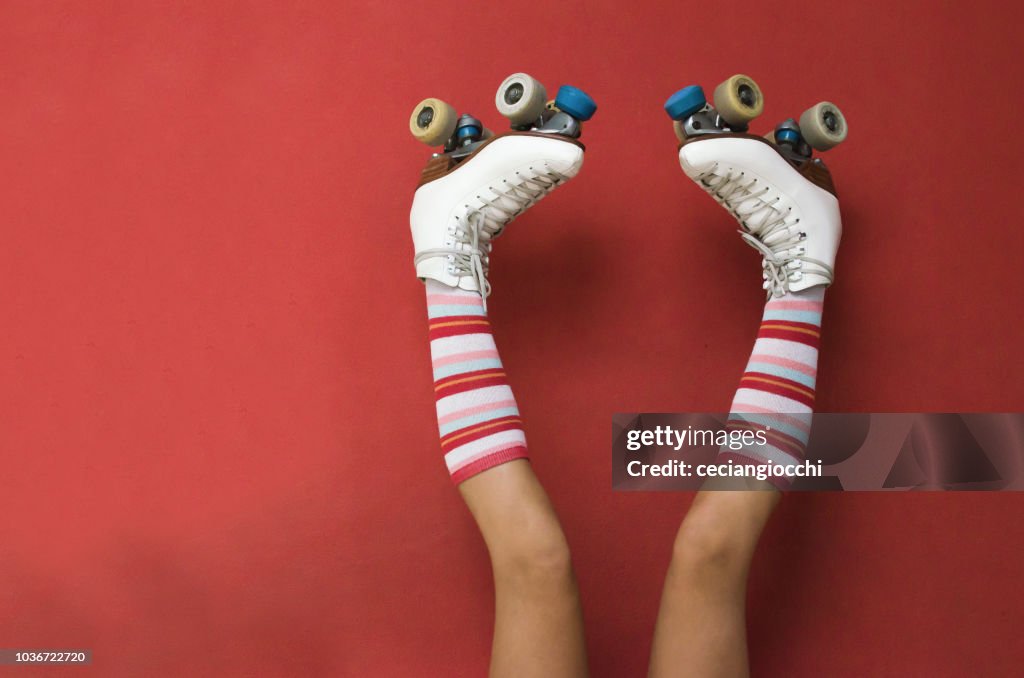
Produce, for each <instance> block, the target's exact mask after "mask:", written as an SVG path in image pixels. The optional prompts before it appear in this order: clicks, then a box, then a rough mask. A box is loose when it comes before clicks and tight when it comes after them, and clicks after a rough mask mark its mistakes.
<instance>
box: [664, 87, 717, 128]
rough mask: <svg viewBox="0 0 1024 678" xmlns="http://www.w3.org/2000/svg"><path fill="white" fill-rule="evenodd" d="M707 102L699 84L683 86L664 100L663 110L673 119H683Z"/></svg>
mask: <svg viewBox="0 0 1024 678" xmlns="http://www.w3.org/2000/svg"><path fill="white" fill-rule="evenodd" d="M707 102H708V100H707V97H705V96H704V90H703V89H701V87H700V85H690V86H688V87H684V88H682V89H681V90H679V91H678V92H676V93H675V94H673V95H672V96H670V97H669V98H668V100H667V101H666V102H665V112H666V113H668V117H670V118H672V119H673V120H685V119H686V118H688V117H690V116H691V115H693V114H694V113H696V112H697V111H699V110H700V109H702V108H704V105H705V104H706V103H707Z"/></svg>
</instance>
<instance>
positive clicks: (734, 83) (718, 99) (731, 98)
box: [713, 74, 764, 126]
mask: <svg viewBox="0 0 1024 678" xmlns="http://www.w3.org/2000/svg"><path fill="white" fill-rule="evenodd" d="M713 99H714V102H715V108H716V109H717V110H718V114H719V115H721V116H722V119H723V120H725V121H726V122H727V123H729V124H730V125H736V126H740V125H746V124H747V123H749V122H750V121H751V120H753V119H754V118H756V117H757V116H759V115H761V112H762V111H764V95H763V94H761V88H760V87H758V86H757V83H756V82H754V80H753V78H750V77H748V76H746V75H740V74H737V75H734V76H732V77H731V78H729V79H728V80H726V81H725V82H723V83H721V84H720V85H718V87H716V88H715V94H714V96H713Z"/></svg>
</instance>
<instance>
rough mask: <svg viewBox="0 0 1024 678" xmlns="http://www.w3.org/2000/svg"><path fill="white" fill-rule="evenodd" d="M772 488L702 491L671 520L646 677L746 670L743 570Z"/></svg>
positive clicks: (770, 505)
mask: <svg viewBox="0 0 1024 678" xmlns="http://www.w3.org/2000/svg"><path fill="white" fill-rule="evenodd" d="M779 498H780V493H779V492H777V491H775V490H764V491H751V490H748V491H702V492H699V493H698V494H697V497H696V498H695V499H694V502H693V505H692V506H691V507H690V511H689V513H687V515H686V518H685V519H684V520H683V523H682V525H680V527H679V532H678V533H677V534H676V540H675V544H674V547H673V552H672V562H671V563H670V565H669V569H668V574H667V576H666V577H665V589H664V592H663V594H662V598H661V608H660V610H659V611H658V621H657V624H656V625H655V628H654V644H653V647H652V650H651V666H650V676H651V677H652V678H665V677H667V676H673V677H675V676H700V677H701V678H708V677H713V676H729V677H730V678H733V677H735V676H746V675H749V667H748V665H747V630H746V616H745V607H746V591H747V574H748V572H749V570H750V561H751V559H752V558H753V556H754V549H755V547H756V546H757V541H758V539H759V538H760V536H761V531H762V530H763V529H764V526H765V523H767V522H768V516H769V515H771V512H772V510H773V509H774V508H775V506H776V504H778V502H779Z"/></svg>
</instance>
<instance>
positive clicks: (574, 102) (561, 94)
mask: <svg viewBox="0 0 1024 678" xmlns="http://www.w3.org/2000/svg"><path fill="white" fill-rule="evenodd" d="M555 108H557V109H558V110H560V111H562V112H563V113H568V114H569V115H571V116H572V117H574V118H576V119H577V120H581V121H583V122H586V121H587V120H590V119H591V118H592V117H594V113H595V112H596V111H597V104H596V103H595V102H594V100H593V99H591V98H590V95H589V94H587V93H586V92H584V91H583V90H581V89H579V88H578V87H573V86H572V85H562V86H561V87H559V88H558V94H557V95H556V96H555Z"/></svg>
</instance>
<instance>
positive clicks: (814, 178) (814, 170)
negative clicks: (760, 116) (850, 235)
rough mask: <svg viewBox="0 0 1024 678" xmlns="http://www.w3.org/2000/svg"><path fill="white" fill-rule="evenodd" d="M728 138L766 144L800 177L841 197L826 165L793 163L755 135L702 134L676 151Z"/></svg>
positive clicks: (806, 162) (776, 148) (807, 162)
mask: <svg viewBox="0 0 1024 678" xmlns="http://www.w3.org/2000/svg"><path fill="white" fill-rule="evenodd" d="M728 138H733V139H753V140H755V141H758V142H760V143H762V144H765V145H766V146H770V147H771V149H772V150H773V151H775V152H776V153H777V154H778V156H779V157H780V158H782V159H783V160H785V161H786V162H787V163H788V164H789V165H790V166H791V167H793V168H794V169H795V170H796V171H797V172H799V173H800V176H802V177H803V178H804V179H807V180H808V181H809V182H811V183H812V184H814V185H815V186H817V187H818V188H821V189H823V190H826V191H828V192H829V193H831V194H832V195H834V196H835V197H836V198H837V199H838V198H839V195H838V194H837V193H836V187H835V183H834V182H833V181H832V173H831V172H829V171H828V168H827V167H825V165H823V164H821V163H817V162H814V159H813V158H808V159H807V160H805V161H803V162H800V163H797V162H793V161H792V160H791V159H789V158H787V157H786V156H784V155H783V154H782V153H779V149H778V147H777V146H776V145H775V144H773V143H772V142H770V141H768V140H767V139H765V138H764V137H759V136H757V135H754V134H746V133H742V132H720V133H716V134H702V135H700V136H696V137H690V138H689V139H686V140H685V141H682V142H680V144H679V147H678V148H677V149H676V152H677V153H678V152H679V151H680V150H682V148H683V146H686V145H687V144H693V143H698V142H701V141H708V140H710V139H728Z"/></svg>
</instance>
